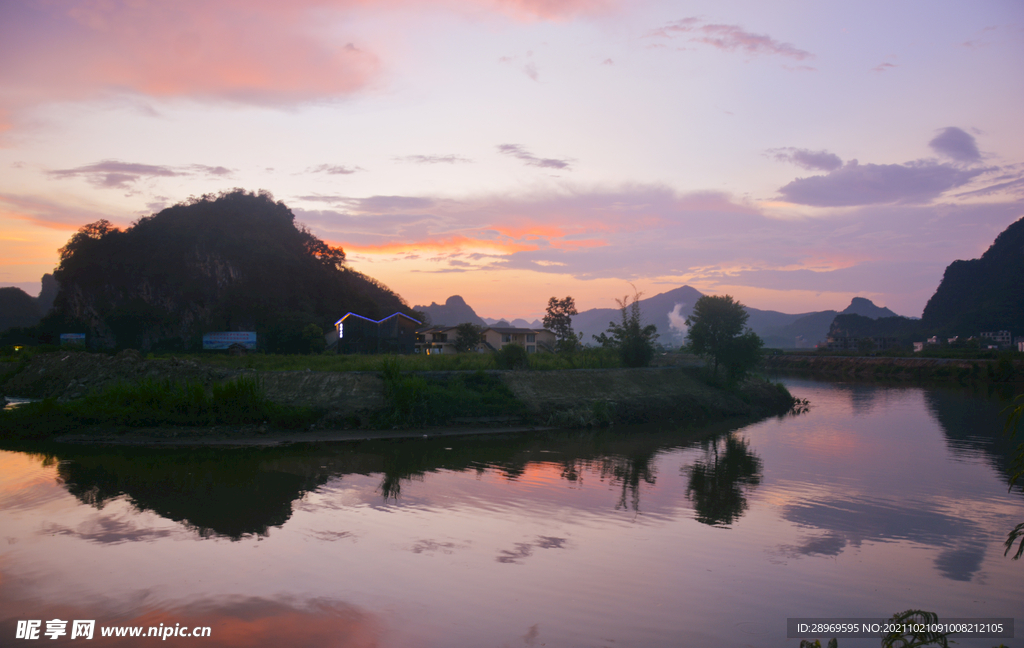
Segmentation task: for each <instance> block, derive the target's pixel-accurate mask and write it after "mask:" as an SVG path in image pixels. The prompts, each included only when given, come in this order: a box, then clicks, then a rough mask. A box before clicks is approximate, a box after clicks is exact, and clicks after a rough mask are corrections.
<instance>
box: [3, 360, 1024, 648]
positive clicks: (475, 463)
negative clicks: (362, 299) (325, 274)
mask: <svg viewBox="0 0 1024 648" xmlns="http://www.w3.org/2000/svg"><path fill="white" fill-rule="evenodd" d="M786 382H787V383H788V384H789V386H790V388H791V390H792V391H793V392H794V393H795V394H796V395H798V396H801V397H805V398H808V399H810V400H811V402H812V404H813V407H812V409H811V410H810V412H809V413H807V414H805V415H801V416H798V417H785V418H780V419H770V420H766V421H761V422H759V423H754V424H744V425H731V426H729V425H723V426H719V427H717V428H712V429H706V430H702V431H697V432H694V431H689V432H687V431H680V430H678V429H673V428H670V427H662V428H656V429H655V428H644V429H631V430H625V429H621V430H614V431H603V432H586V433H580V432H559V433H547V434H543V435H532V436H530V435H521V436H507V437H493V436H491V437H478V438H445V439H437V440H433V439H427V440H421V439H417V440H406V441H391V442H373V443H371V442H362V443H338V444H329V445H317V446H292V447H287V448H279V449H259V450H253V449H247V450H194V451H182V450H162V451H156V450H138V449H134V450H133V449H123V448H122V449H119V448H74V447H63V446H58V447H54V448H53V449H50V450H48V451H42V450H40V451H38V452H36V453H28V452H25V451H21V450H4V451H0V645H12V644H14V645H29V644H28V643H27V642H24V641H20V640H15V639H14V636H15V626H16V622H17V620H19V619H42V620H49V619H54V618H59V619H95V620H96V622H97V625H98V626H102V625H129V624H131V625H145V626H150V625H158V624H160V623H164V624H166V625H174V624H176V623H180V624H182V625H188V626H197V625H202V626H210V627H211V628H212V636H211V637H210V638H204V639H181V638H179V639H174V638H171V639H168V640H167V641H166V642H162V643H163V644H164V645H191V646H207V647H213V646H317V647H323V646H346V647H354V646H358V647H363V646H380V647H387V648H390V647H406V646H411V647H418V646H423V647H442V646H445V647H447V646H455V647H461V646H467V647H469V646H474V647H475V646H495V647H502V646H510V647H511V646H598V647H607V648H613V647H614V648H618V647H622V646H644V647H647V646H715V647H724V646H793V647H794V648H795V647H796V646H797V645H798V644H799V640H795V639H786V637H785V634H786V618H787V617H798V616H799V617H811V616H821V617H836V616H840V617H888V616H890V615H891V614H893V613H894V612H897V611H902V610H905V609H908V608H921V609H926V610H932V611H935V612H937V613H938V614H939V615H940V618H941V617H1000V616H1001V617H1012V616H1016V623H1017V628H1018V630H1017V636H1018V637H1022V636H1024V561H1017V562H1014V561H1011V560H1010V559H1009V558H1006V557H1004V556H1003V545H1002V543H1003V541H1004V539H1005V537H1006V534H1007V532H1008V531H1009V530H1010V529H1011V528H1012V527H1013V526H1014V525H1015V524H1017V523H1018V522H1021V521H1024V497H1022V495H1021V493H1020V492H1019V491H1014V492H1011V493H1008V492H1007V488H1006V466H1007V461H1008V444H1007V443H1006V442H1005V440H1003V439H1001V438H1000V432H1001V430H1002V418H1001V416H1000V413H999V411H1000V409H1001V408H1002V407H1004V406H1005V403H1002V402H1000V401H999V400H998V399H993V398H984V397H980V396H976V395H971V394H969V393H967V392H962V391H952V390H936V389H923V388H917V387H908V388H891V387H878V386H871V385H854V384H835V383H832V384H829V383H821V382H812V381H802V380H792V379H791V380H787V381H786ZM44 625H45V624H44ZM44 641H45V645H58V644H61V645H62V644H64V643H67V642H70V641H71V640H70V639H69V638H68V637H67V636H65V637H62V638H60V639H58V640H56V641H53V642H52V643H51V641H50V640H49V639H46V638H45V637H44ZM75 641H78V640H77V639H76V640H75ZM156 641H157V640H155V639H137V640H134V642H135V643H131V641H128V642H124V643H121V644H117V645H154V644H155V642H156ZM1002 641H1003V642H1004V643H1006V644H1007V645H1011V646H1020V645H1024V643H1022V641H1021V639H1020V638H1018V639H1011V640H1002ZM40 643H43V642H40ZM109 643H110V642H109V641H108V640H103V639H100V638H98V637H97V638H96V639H94V640H93V641H92V642H90V643H88V644H86V645H109ZM823 643H824V642H823ZM998 643H999V640H983V641H979V642H970V641H966V640H961V641H960V642H959V645H960V646H992V645H997V644H998ZM72 645H77V644H72ZM877 645H878V641H877V640H841V641H840V646H841V647H843V648H845V647H846V646H877Z"/></svg>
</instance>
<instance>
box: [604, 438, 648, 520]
mask: <svg viewBox="0 0 1024 648" xmlns="http://www.w3.org/2000/svg"><path fill="white" fill-rule="evenodd" d="M655 454H656V453H655V452H650V453H645V454H639V455H631V456H623V457H603V458H602V460H601V461H600V462H599V470H600V475H601V478H602V479H608V480H610V481H611V482H612V483H613V484H614V483H616V482H618V483H619V485H620V486H621V487H622V489H621V491H620V492H619V501H618V502H617V503H616V504H615V508H616V510H618V509H626V508H629V509H632V510H634V511H639V510H640V486H641V482H643V483H645V484H649V485H654V482H655V479H656V478H655V472H656V471H655V469H654V457H655ZM627 498H628V499H629V504H628V505H627V503H626V499H627Z"/></svg>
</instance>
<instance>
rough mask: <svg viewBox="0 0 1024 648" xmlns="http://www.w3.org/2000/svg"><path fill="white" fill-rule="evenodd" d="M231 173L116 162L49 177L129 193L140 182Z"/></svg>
mask: <svg viewBox="0 0 1024 648" xmlns="http://www.w3.org/2000/svg"><path fill="white" fill-rule="evenodd" d="M233 173H234V172H233V171H232V170H231V169H228V168H227V167H222V166H208V165H205V164H190V165H188V166H184V167H172V166H166V165H155V164H138V163H135V162H120V161H118V160H103V161H102V162H97V163H95V164H87V165H85V166H80V167H74V168H72V169H56V170H54V171H50V172H49V174H50V175H51V176H53V177H55V178H72V177H82V178H85V180H86V181H87V182H89V183H90V184H93V185H96V186H98V187H107V188H111V189H129V188H130V185H131V184H133V183H135V182H138V181H139V180H141V179H143V178H157V177H164V178H169V177H175V176H194V175H206V176H213V177H228V176H231V175H232V174H233Z"/></svg>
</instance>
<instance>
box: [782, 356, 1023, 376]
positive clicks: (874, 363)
mask: <svg viewBox="0 0 1024 648" xmlns="http://www.w3.org/2000/svg"><path fill="white" fill-rule="evenodd" d="M764 367H765V369H766V370H769V371H776V370H782V371H798V372H806V373H809V374H815V375H821V376H840V377H846V378H858V379H878V380H897V381H912V380H932V381H940V382H941V381H955V382H960V383H966V382H1012V381H1020V380H1022V379H1024V363H1022V362H1019V361H1018V362H1012V361H1009V360H989V359H977V360H968V359H959V358H892V357H884V356H856V357H850V356H826V355H789V354H787V355H774V356H767V357H766V358H765V359H764Z"/></svg>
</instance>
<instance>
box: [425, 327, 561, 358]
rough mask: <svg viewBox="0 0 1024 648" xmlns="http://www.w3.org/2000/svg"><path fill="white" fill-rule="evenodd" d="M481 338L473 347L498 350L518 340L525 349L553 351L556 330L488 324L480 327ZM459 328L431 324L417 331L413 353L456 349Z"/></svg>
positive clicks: (530, 351) (530, 350) (445, 352)
mask: <svg viewBox="0 0 1024 648" xmlns="http://www.w3.org/2000/svg"><path fill="white" fill-rule="evenodd" d="M483 337H484V341H483V342H481V343H480V344H478V345H477V346H476V349H474V350H475V351H477V352H481V353H482V352H484V351H498V350H500V349H501V348H502V347H503V346H506V345H508V344H518V345H519V346H521V347H523V348H525V349H526V352H527V353H537V352H538V351H554V349H555V334H554V333H552V332H551V331H549V330H547V329H529V328H516V327H510V326H489V327H486V328H484V329H483ZM457 339H458V330H457V327H455V326H432V327H429V328H424V329H420V330H418V331H416V353H426V354H428V355H433V354H448V353H455V352H456V351H455V341H456V340H457Z"/></svg>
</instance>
